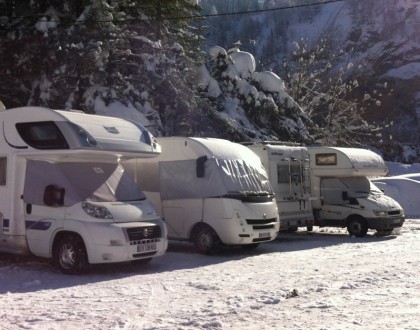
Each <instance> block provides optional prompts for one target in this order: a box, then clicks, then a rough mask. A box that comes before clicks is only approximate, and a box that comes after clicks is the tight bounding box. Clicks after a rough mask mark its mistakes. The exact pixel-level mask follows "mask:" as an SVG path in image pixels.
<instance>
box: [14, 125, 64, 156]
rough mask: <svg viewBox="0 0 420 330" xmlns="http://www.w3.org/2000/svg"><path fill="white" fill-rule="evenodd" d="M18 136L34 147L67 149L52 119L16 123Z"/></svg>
mask: <svg viewBox="0 0 420 330" xmlns="http://www.w3.org/2000/svg"><path fill="white" fill-rule="evenodd" d="M16 129H17V131H18V132H19V135H20V137H21V138H22V140H23V141H25V142H26V143H27V144H28V145H30V146H31V147H32V148H35V149H44V150H45V149H69V145H68V144H67V141H66V139H65V138H64V136H63V134H62V133H61V131H60V129H59V128H58V127H57V125H56V124H55V123H54V122H52V121H39V122H29V123H17V124H16Z"/></svg>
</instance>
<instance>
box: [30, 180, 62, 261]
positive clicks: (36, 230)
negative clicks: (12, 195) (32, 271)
mask: <svg viewBox="0 0 420 330" xmlns="http://www.w3.org/2000/svg"><path fill="white" fill-rule="evenodd" d="M63 198H64V189H63V188H60V187H57V186H54V185H49V186H47V187H46V188H45V191H44V204H42V205H41V204H31V203H26V202H25V228H26V238H27V241H28V246H29V250H30V251H31V252H32V253H33V254H34V255H37V256H44V257H48V256H49V253H50V246H51V241H52V236H53V234H54V232H55V231H56V230H57V229H59V228H62V227H63V226H64V217H65V209H66V208H65V207H64V206H63Z"/></svg>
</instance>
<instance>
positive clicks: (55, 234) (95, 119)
mask: <svg viewBox="0 0 420 330" xmlns="http://www.w3.org/2000/svg"><path fill="white" fill-rule="evenodd" d="M0 121H1V130H2V134H1V137H0V251H1V252H7V253H14V254H21V255H35V256H39V257H45V258H51V259H52V260H53V262H54V264H56V265H57V266H58V268H59V269H60V270H61V271H62V272H63V273H66V274H77V273H82V272H85V271H86V270H87V269H88V266H89V264H98V263H111V262H123V261H134V260H141V261H148V260H150V258H153V257H157V256H160V255H162V254H164V253H165V251H166V249H167V238H166V236H167V229H166V226H165V224H164V222H163V221H162V219H161V218H160V217H159V215H158V214H157V212H156V211H155V209H154V208H153V207H152V205H151V203H150V202H149V201H148V200H147V198H146V196H145V195H144V193H143V192H142V191H141V190H139V188H138V186H137V185H136V184H135V182H134V181H133V179H132V178H131V177H130V176H129V175H128V174H127V173H126V172H125V171H124V169H123V167H122V166H121V162H122V161H123V160H125V159H129V158H130V159H131V158H149V157H155V156H156V155H158V154H159V152H160V147H159V145H158V144H157V143H156V141H155V140H154V138H153V137H152V136H151V134H150V133H149V132H148V131H147V130H146V129H145V128H144V127H143V126H141V125H140V124H137V123H135V122H131V121H127V120H123V119H118V118H111V117H104V116H96V115H88V114H84V113H81V112H76V111H59V110H51V109H46V108H41V107H22V108H15V109H9V110H3V111H1V112H0Z"/></svg>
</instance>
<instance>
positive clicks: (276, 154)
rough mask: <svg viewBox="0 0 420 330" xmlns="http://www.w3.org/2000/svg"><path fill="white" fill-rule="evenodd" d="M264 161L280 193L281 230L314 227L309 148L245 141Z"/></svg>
mask: <svg viewBox="0 0 420 330" xmlns="http://www.w3.org/2000/svg"><path fill="white" fill-rule="evenodd" d="M242 144H243V145H245V146H246V147H248V148H249V149H251V150H252V151H253V152H254V153H255V154H257V156H258V157H259V158H260V159H261V162H262V163H263V165H264V167H265V169H266V170H267V173H268V177H269V178H270V182H271V185H272V187H273V190H274V192H275V194H276V201H277V207H278V210H279V215H280V230H287V231H290V232H293V231H296V230H297V229H298V227H306V228H308V227H309V228H310V227H312V226H313V224H314V217H313V213H312V206H311V181H310V173H309V154H308V151H307V148H306V147H304V146H300V145H298V144H294V143H287V142H275V141H270V142H244V143H242Z"/></svg>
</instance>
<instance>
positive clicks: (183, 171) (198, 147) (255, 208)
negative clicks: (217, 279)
mask: <svg viewBox="0 0 420 330" xmlns="http://www.w3.org/2000/svg"><path fill="white" fill-rule="evenodd" d="M156 140H157V142H158V143H159V145H160V146H161V148H162V153H161V154H160V155H158V156H157V157H155V158H150V159H142V160H129V161H128V162H125V163H124V167H125V168H126V170H127V171H128V172H130V173H132V176H133V177H134V178H135V180H137V182H138V184H139V186H140V187H141V188H142V190H144V192H145V194H146V196H147V197H148V198H149V199H150V200H151V201H152V203H153V205H154V206H155V208H156V209H157V211H158V212H160V214H161V215H162V217H163V218H164V220H165V222H166V224H167V226H168V238H169V239H170V240H171V239H172V240H185V241H190V242H193V243H194V244H195V246H196V248H197V250H198V251H199V252H200V253H204V254H208V253H212V252H214V251H217V250H218V249H219V248H220V247H221V246H222V245H240V246H242V247H244V248H253V247H256V246H257V245H258V244H259V243H261V242H268V241H271V240H274V239H275V238H276V236H277V233H278V231H279V217H278V211H277V206H276V201H275V197H274V193H273V190H272V187H271V184H270V182H269V180H268V177H267V173H266V171H265V169H264V168H263V166H262V164H261V161H260V160H259V158H258V157H257V156H256V155H255V154H254V153H253V152H252V151H251V150H249V149H248V148H246V147H245V146H243V145H240V144H237V143H233V142H230V141H227V140H223V139H215V138H192V137H189V138H188V137H163V138H156Z"/></svg>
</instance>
